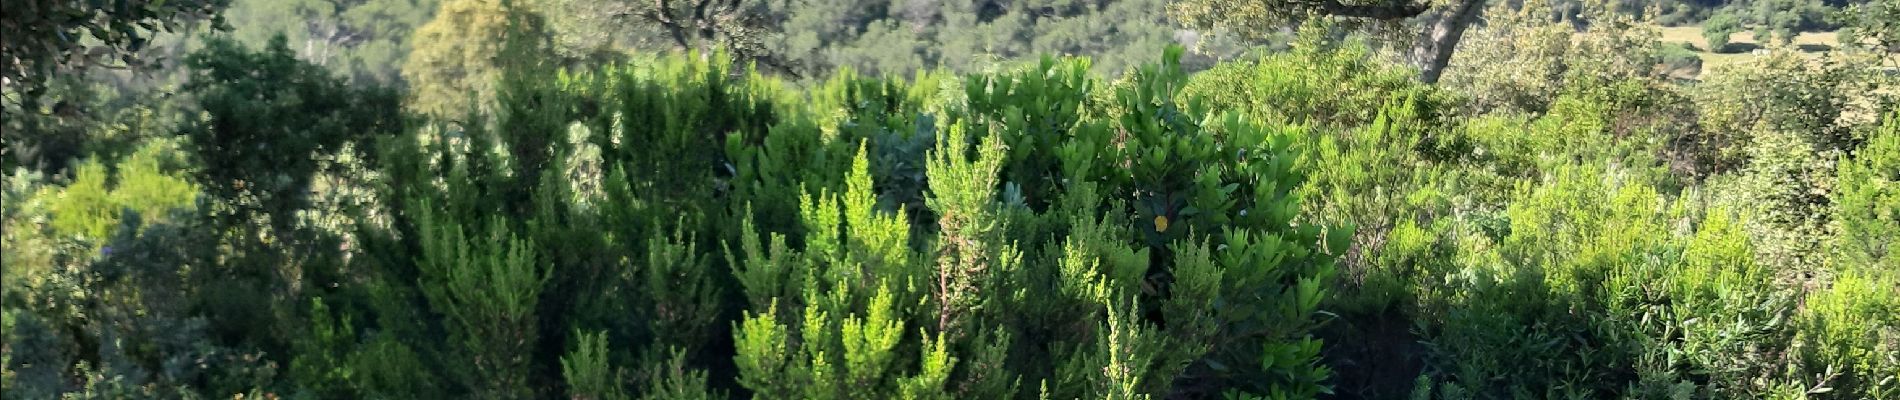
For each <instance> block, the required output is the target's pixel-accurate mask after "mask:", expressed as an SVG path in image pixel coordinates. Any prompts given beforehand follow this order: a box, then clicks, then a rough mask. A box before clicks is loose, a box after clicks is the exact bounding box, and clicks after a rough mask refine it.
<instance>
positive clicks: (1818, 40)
mask: <svg viewBox="0 0 1900 400" xmlns="http://www.w3.org/2000/svg"><path fill="white" fill-rule="evenodd" d="M1662 41H1663V43H1688V44H1690V45H1694V46H1695V48H1696V55H1697V56H1700V57H1702V70H1703V71H1709V70H1713V69H1715V68H1717V67H1720V66H1725V65H1732V64H1736V63H1741V62H1744V61H1748V60H1749V59H1750V58H1753V57H1755V54H1754V52H1753V50H1754V49H1759V48H1763V47H1766V46H1765V45H1763V44H1761V42H1758V41H1756V40H1755V34H1754V32H1749V31H1742V32H1737V33H1735V34H1734V35H1731V36H1729V48H1730V50H1731V51H1730V52H1728V53H1716V52H1712V51H1710V49H1709V43H1708V41H1707V40H1704V39H1703V38H1702V26H1701V25H1692V26H1673V27H1664V28H1662ZM1840 43H1841V42H1840V36H1839V35H1838V34H1836V33H1834V32H1803V33H1801V34H1800V35H1796V36H1795V38H1794V42H1793V43H1791V44H1790V45H1792V46H1795V48H1797V49H1801V52H1802V54H1806V55H1809V56H1819V55H1820V54H1822V53H1826V52H1828V51H1832V50H1834V48H1835V47H1838V46H1840Z"/></svg>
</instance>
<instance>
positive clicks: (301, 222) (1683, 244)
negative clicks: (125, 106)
mask: <svg viewBox="0 0 1900 400" xmlns="http://www.w3.org/2000/svg"><path fill="white" fill-rule="evenodd" d="M1534 17H1535V16H1533V15H1529V14H1526V15H1520V16H1518V18H1521V19H1522V20H1513V21H1501V22H1499V23H1498V25H1499V26H1497V27H1494V28H1488V29H1496V30H1494V31H1489V32H1488V33H1485V35H1493V36H1490V37H1489V39H1485V40H1489V41H1491V42H1488V43H1491V44H1494V45H1498V46H1500V47H1497V48H1492V49H1488V51H1480V52H1476V53H1474V54H1476V55H1474V56H1473V57H1476V58H1474V59H1467V60H1465V61H1463V62H1466V63H1470V62H1495V63H1500V64H1503V63H1512V62H1520V61H1522V62H1521V63H1520V64H1511V65H1494V66H1487V67H1497V68H1500V69H1489V70H1505V69H1502V68H1507V67H1508V68H1517V67H1522V68H1523V69H1522V71H1529V72H1532V73H1533V74H1532V75H1529V76H1530V78H1529V79H1530V80H1522V81H1516V82H1515V83H1513V82H1507V81H1497V82H1499V83H1501V84H1506V86H1509V85H1515V84H1523V85H1522V86H1512V87H1504V86H1500V87H1495V88H1492V87H1485V86H1483V85H1484V84H1485V83H1486V82H1491V81H1488V80H1486V78H1483V77H1480V76H1476V75H1475V72H1474V71H1467V72H1454V74H1453V75H1451V76H1448V80H1447V82H1449V83H1453V84H1452V85H1448V86H1446V87H1432V86H1427V85H1422V84H1418V83H1416V82H1414V81H1412V80H1411V78H1410V76H1411V73H1410V72H1409V71H1406V70H1404V69H1401V68H1395V67H1392V66H1389V65H1386V64H1383V63H1381V62H1378V61H1376V60H1375V56H1374V54H1375V53H1374V52H1373V51H1372V50H1370V49H1367V48H1364V47H1362V46H1359V45H1355V44H1341V43H1351V42H1337V41H1333V40H1330V39H1326V35H1324V34H1323V33H1324V32H1322V30H1321V29H1318V28H1313V29H1309V30H1307V31H1305V32H1304V33H1303V34H1304V36H1303V38H1302V40H1301V41H1299V42H1297V44H1296V45H1295V46H1294V48H1293V49H1294V50H1293V51H1291V52H1287V53H1281V54H1266V55H1261V56H1259V57H1257V58H1254V59H1250V60H1248V61H1244V62H1231V63H1226V64H1221V65H1217V66H1215V67H1214V68H1213V69H1211V70H1209V71H1207V72H1205V73H1202V74H1200V75H1193V76H1191V75H1189V74H1188V73H1187V71H1186V70H1184V67H1183V66H1182V65H1181V61H1180V58H1181V57H1182V55H1183V53H1182V52H1181V51H1180V50H1178V49H1177V50H1175V51H1170V52H1167V53H1165V54H1164V55H1163V57H1162V60H1161V62H1160V63H1158V64H1154V65H1148V66H1144V67H1142V68H1138V69H1136V70H1134V71H1133V72H1132V73H1131V74H1128V75H1126V76H1122V77H1120V78H1118V79H1114V80H1107V79H1103V78H1101V77H1098V76H1095V75H1091V74H1090V73H1089V72H1088V71H1089V70H1090V65H1091V64H1090V63H1089V62H1088V61H1086V60H1080V59H1064V58H1053V57H1052V58H1043V59H1039V60H1036V61H1035V62H1025V63H1020V64H1014V65H1012V66H1010V67H1006V68H999V69H997V70H994V71H991V72H986V73H982V74H975V75H967V76H951V75H949V74H943V73H937V72H921V73H918V74H916V75H915V76H913V77H912V78H910V79H909V80H900V79H885V78H877V77H871V76H864V75H858V74H856V73H852V72H848V71H847V72H845V73H841V74H838V75H836V76H832V77H830V78H829V79H825V80H822V81H815V82H808V83H805V84H803V85H800V86H795V85H792V84H788V83H785V82H783V81H780V80H778V79H776V78H772V77H768V76H764V75H761V74H759V73H757V72H756V71H754V70H751V69H750V68H741V67H737V66H735V65H734V64H733V62H732V61H731V59H730V58H729V57H727V56H725V55H721V54H708V55H703V56H701V55H691V56H676V55H669V56H657V57H650V58H643V59H642V60H641V61H640V62H638V63H635V64H628V65H616V66H611V67H605V68H600V69H593V70H580V71H554V70H547V69H543V68H541V67H540V66H537V65H534V64H537V63H532V62H531V63H527V64H524V65H520V66H517V67H515V68H507V69H504V70H501V71H496V72H495V74H494V77H495V78H496V79H495V80H494V81H493V82H492V86H489V88H490V89H492V93H493V96H494V97H493V99H492V100H483V101H484V102H487V101H492V102H493V104H492V105H491V106H489V107H484V108H480V109H478V110H476V111H475V112H471V113H469V114H466V115H464V116H463V117H461V118H440V116H437V117H436V118H435V119H430V120H423V119H414V120H412V119H409V118H408V117H407V116H405V115H403V114H402V113H401V112H400V111H399V110H400V108H401V106H400V105H399V104H398V102H397V101H396V98H395V97H394V96H391V93H390V92H387V91H384V90H381V89H374V88H359V87H353V86H348V85H345V84H343V83H342V80H340V79H337V78H335V77H332V76H329V75H328V74H325V73H323V71H322V70H321V69H317V68H315V67H313V66H311V65H309V64H305V63H302V62H300V61H297V60H296V59H295V58H294V57H291V56H290V55H289V52H288V51H287V50H286V48H285V46H286V45H284V44H282V43H281V42H279V43H278V44H277V45H276V46H274V47H272V48H267V49H265V50H264V51H262V52H255V51H251V50H244V49H241V48H237V47H235V46H230V45H217V46H213V47H212V48H211V49H209V50H207V51H206V52H203V53H200V55H198V56H197V57H194V58H193V59H194V60H196V64H197V65H198V66H199V70H198V71H197V74H196V75H197V76H196V78H198V79H199V80H198V81H195V82H193V83H192V84H191V85H188V88H190V92H191V93H192V94H194V96H189V99H188V100H190V101H195V102H196V103H195V104H193V105H194V106H195V110H197V111H203V112H202V113H197V117H195V118H193V119H192V120H191V121H192V123H189V124H185V125H184V127H183V133H184V136H185V139H188V140H189V141H187V142H182V143H183V144H186V145H187V146H185V147H184V148H185V149H187V150H189V151H190V153H189V154H191V155H194V156H196V157H174V156H170V155H169V154H171V153H172V152H173V151H171V150H170V148H171V147H170V146H172V145H171V144H170V143H174V142H173V139H168V138H143V137H141V138H138V139H136V140H132V139H128V140H129V141H128V143H130V144H135V145H136V146H128V147H126V148H127V149H134V148H136V149H139V150H138V151H136V152H132V151H119V150H112V151H99V152H97V153H95V154H96V155H95V156H94V157H95V158H93V160H97V161H94V162H88V163H85V164H81V165H83V166H82V167H80V168H76V169H74V174H73V176H71V177H67V178H62V177H59V176H57V175H55V176H53V177H52V178H47V177H46V176H44V175H39V174H37V173H36V172H34V171H30V170H20V171H18V172H13V173H10V174H8V175H6V176H5V178H6V183H7V184H6V185H5V188H4V189H5V192H4V195H5V196H7V198H6V200H7V201H6V202H4V203H0V212H3V214H4V221H3V222H4V224H5V225H4V226H5V227H6V228H7V229H6V231H5V232H3V233H0V240H4V244H5V245H6V246H5V248H4V249H0V254H4V256H5V257H6V259H5V260H4V261H5V263H6V267H7V269H6V273H7V275H6V276H5V277H4V278H5V279H0V284H4V285H5V286H4V287H3V289H5V290H4V291H0V332H3V333H4V334H5V335H6V341H5V342H4V344H3V345H0V386H4V387H3V388H0V390H3V391H5V395H6V396H7V397H9V398H12V397H28V398H39V397H55V396H62V395H70V396H72V397H79V398H88V397H100V398H147V397H154V398H173V397H189V398H197V397H225V396H233V395H237V394H242V395H243V396H245V397H246V398H250V397H271V396H285V397H295V398H439V397H452V398H459V397H470V398H590V399H627V398H651V399H659V398H668V399H680V398H683V399H712V398H731V397H734V396H738V397H753V398H983V399H989V398H1130V399H1132V398H1213V397H1224V398H1275V399H1303V398H1317V397H1347V398H1351V397H1364V398H1392V397H1400V396H1405V395H1408V394H1409V395H1412V397H1414V398H1433V397H1437V398H1548V397H1567V398H1599V397H1630V398H1762V397H1772V398H1794V397H1803V396H1805V397H1809V398H1885V397H1891V396H1894V395H1895V394H1896V393H1895V388H1896V386H1895V385H1896V383H1895V382H1894V380H1893V379H1890V378H1889V377H1891V376H1893V375H1894V374H1895V371H1896V369H1900V367H1896V363H1895V362H1894V360H1896V359H1897V358H1896V357H1900V355H1896V353H1895V346H1894V344H1895V343H1896V341H1900V335H1897V334H1896V332H1900V321H1896V320H1894V317H1893V316H1894V315H1900V313H1896V312H1895V310H1896V309H1897V308H1896V307H1897V305H1896V304H1895V299H1900V293H1895V292H1894V290H1893V289H1894V288H1895V285H1894V282H1895V278H1894V275H1893V273H1892V271H1891V270H1892V269H1893V268H1889V267H1887V266H1890V265H1892V262H1893V260H1895V259H1896V258H1895V257H1893V256H1892V255H1891V254H1890V253H1891V251H1890V250H1889V249H1888V248H1887V247H1888V242H1890V240H1886V239H1888V237H1889V236H1892V235H1893V233H1894V232H1895V229H1894V226H1895V224H1894V216H1893V215H1891V212H1889V210H1895V209H1900V207H1895V197H1894V196H1893V192H1894V190H1893V189H1894V188H1893V186H1894V185H1893V182H1894V181H1896V180H1900V175H1897V174H1896V169H1895V165H1896V164H1895V163H1896V161H1895V159H1896V158H1897V157H1900V156H1896V154H1897V152H1900V150H1896V149H1900V144H1896V140H1895V137H1896V134H1895V132H1896V128H1895V127H1896V126H1900V122H1894V121H1895V120H1900V115H1895V114H1894V112H1893V111H1891V110H1892V109H1891V108H1888V107H1891V104H1892V103H1891V102H1887V100H1886V97H1883V96H1888V95H1887V94H1885V93H1888V92H1883V91H1882V90H1887V89H1884V88H1887V87H1890V86H1881V85H1882V84H1884V83H1882V82H1883V81H1879V80H1876V79H1873V78H1871V77H1870V75H1868V74H1865V73H1863V72H1864V71H1861V70H1855V69H1851V68H1848V67H1846V66H1848V65H1865V64H1855V63H1858V62H1864V60H1853V62H1840V61H1827V62H1823V63H1819V64H1807V63H1801V62H1795V61H1794V60H1792V59H1789V58H1775V59H1771V60H1769V61H1768V64H1766V66H1765V67H1756V68H1754V69H1750V70H1742V71H1740V72H1738V73H1736V74H1733V75H1729V76H1726V77H1722V78H1713V77H1712V79H1711V80H1710V81H1709V82H1705V83H1702V84H1701V85H1700V86H1696V87H1684V86H1680V85H1677V84H1675V83H1672V82H1670V81H1667V80H1664V79H1659V77H1658V76H1657V74H1658V72H1662V71H1657V70H1656V69H1655V67H1656V65H1658V63H1660V62H1662V61H1663V60H1666V59H1667V57H1666V56H1663V55H1659V54H1658V53H1657V51H1658V49H1659V47H1657V46H1656V45H1655V40H1654V37H1653V35H1652V33H1653V32H1652V31H1650V30H1648V28H1646V27H1644V26H1643V25H1641V24H1637V23H1633V22H1632V21H1628V20H1621V19H1616V20H1599V21H1594V22H1593V25H1592V27H1591V28H1590V30H1587V31H1585V32H1584V33H1573V32H1568V31H1559V28H1561V29H1570V27H1569V26H1564V25H1552V24H1548V23H1545V22H1547V21H1543V20H1540V19H1538V18H1534ZM1505 22H1509V23H1510V24H1516V25H1510V26H1506V24H1505ZM1315 25H1320V24H1315ZM1553 27H1554V28H1553ZM1520 39H1521V40H1523V41H1526V42H1524V43H1518V42H1519V41H1520ZM1572 39H1575V40H1574V41H1573V40H1572ZM1516 44H1529V45H1536V46H1544V47H1534V48H1531V47H1526V49H1528V50H1532V51H1529V52H1528V53H1527V54H1525V55H1523V56H1513V55H1508V54H1503V50H1505V49H1510V48H1513V47H1510V46H1514V45H1516ZM1481 50H1483V49H1481ZM1513 57H1517V58H1513ZM1524 57H1529V58H1524ZM1580 57H1600V58H1603V62H1579V61H1577V60H1576V59H1577V58H1580ZM241 61H242V62H241ZM1830 63H1838V64H1830ZM1454 71H1456V70H1454ZM1461 74H1464V75H1462V77H1460V76H1461ZM1537 77H1547V78H1549V80H1545V79H1544V78H1537ZM1756 86H1759V87H1772V88H1773V89H1774V90H1770V91H1767V92H1765V93H1764V92H1761V91H1753V92H1747V93H1739V92H1740V89H1744V88H1750V87H1756ZM1492 89H1497V90H1492ZM1862 89H1867V90H1865V91H1863V90H1862ZM1720 90H1728V91H1732V92H1738V93H1739V94H1731V95H1730V96H1728V97H1724V96H1722V95H1721V94H1720V92H1717V91H1720ZM1685 93H1686V94H1687V95H1685ZM1750 93H1752V94H1750ZM1731 97H1732V98H1731ZM1870 111H1882V112H1884V113H1882V112H1870ZM1471 113H1480V114H1475V115H1473V114H1471ZM1880 115H1885V116H1884V117H1880ZM166 118H169V117H166ZM1883 118H1884V122H1885V125H1879V124H1877V122H1881V121H1882V120H1883ZM161 119H162V118H161ZM99 129H116V128H110V127H108V128H99ZM259 145H264V147H266V148H265V149H263V150H261V151H253V150H251V149H252V148H255V147H257V146H259ZM115 146H116V145H115ZM107 147H111V148H116V147H114V146H107ZM226 153H230V154H226ZM121 155H123V156H121ZM221 156H225V157H224V158H219V157H221ZM194 163H196V164H194ZM185 176H189V177H191V178H193V179H185V178H181V177H185ZM266 184H268V185H266ZM200 190H203V191H204V194H205V195H204V196H199V195H198V193H199V191H200ZM15 199H19V200H15ZM200 199H202V200H200ZM1350 228H1356V229H1350ZM1335 276H1337V277H1338V278H1337V279H1336V278H1335Z"/></svg>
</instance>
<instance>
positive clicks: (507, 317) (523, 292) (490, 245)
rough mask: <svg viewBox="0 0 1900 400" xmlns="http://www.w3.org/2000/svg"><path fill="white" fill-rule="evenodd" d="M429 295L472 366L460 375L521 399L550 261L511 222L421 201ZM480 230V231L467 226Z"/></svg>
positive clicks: (486, 392)
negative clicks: (463, 218) (439, 210)
mask: <svg viewBox="0 0 1900 400" xmlns="http://www.w3.org/2000/svg"><path fill="white" fill-rule="evenodd" d="M418 209H419V210H425V211H423V214H422V215H421V216H420V217H419V223H418V225H420V227H421V228H422V230H421V234H422V237H421V240H420V241H421V243H422V252H421V257H420V258H419V259H417V260H416V262H417V264H418V265H419V267H420V268H419V269H420V270H421V272H422V275H421V286H422V290H423V294H424V295H426V297H427V298H428V300H429V305H430V308H431V309H433V310H435V311H436V312H437V313H440V314H442V315H443V317H444V320H445V322H446V324H445V325H446V329H447V330H448V331H449V333H450V335H451V336H452V337H453V340H452V341H451V344H450V346H454V347H451V348H452V349H454V350H452V354H457V355H459V357H456V359H458V361H459V362H461V363H463V364H464V365H467V366H469V369H467V370H462V371H461V372H462V373H463V374H464V375H462V376H459V377H457V378H458V379H460V380H461V382H462V384H463V385H464V386H465V387H467V388H469V389H470V390H472V391H473V393H474V395H475V396H476V397H480V398H520V397H524V396H527V395H528V394H529V393H531V392H530V390H531V389H530V387H529V386H528V368H529V365H530V364H529V362H530V358H529V355H530V354H531V353H532V347H530V345H531V344H532V343H534V342H535V339H536V335H537V334H538V333H539V332H538V331H537V328H536V322H537V321H536V320H535V317H534V311H535V304H536V302H537V301H539V300H540V293H541V290H542V287H543V286H544V284H545V283H546V282H547V280H548V270H547V267H546V262H545V261H543V260H541V259H540V258H539V256H538V255H537V254H536V252H535V249H534V248H532V247H529V246H528V243H526V242H524V241H523V240H521V239H520V238H519V237H517V236H515V235H514V234H513V233H512V232H510V231H508V230H507V228H505V227H503V226H504V224H503V223H501V222H499V221H497V222H494V223H491V224H490V225H489V226H490V228H488V229H486V230H487V231H488V232H487V233H486V234H483V233H480V231H481V230H483V229H482V228H480V227H469V226H464V225H461V224H458V223H455V222H446V221H441V220H439V219H437V218H439V217H436V216H435V215H433V214H432V212H430V211H426V210H429V207H428V206H427V204H426V203H425V204H424V207H420V208H418ZM469 231H476V232H477V233H475V234H474V235H473V236H471V235H470V234H469V233H468V232H469Z"/></svg>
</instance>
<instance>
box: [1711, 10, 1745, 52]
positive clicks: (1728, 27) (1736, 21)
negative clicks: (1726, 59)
mask: <svg viewBox="0 0 1900 400" xmlns="http://www.w3.org/2000/svg"><path fill="white" fill-rule="evenodd" d="M1741 30H1742V20H1741V19H1740V18H1737V17H1735V14H1733V13H1730V12H1728V11H1727V10H1723V11H1717V12H1716V13H1715V15H1713V16H1710V17H1709V19H1708V20H1706V21H1702V39H1703V41H1704V43H1707V44H1708V45H1709V52H1710V53H1722V52H1726V51H1727V50H1728V40H1729V36H1732V35H1734V34H1735V33H1736V32H1740V31H1741Z"/></svg>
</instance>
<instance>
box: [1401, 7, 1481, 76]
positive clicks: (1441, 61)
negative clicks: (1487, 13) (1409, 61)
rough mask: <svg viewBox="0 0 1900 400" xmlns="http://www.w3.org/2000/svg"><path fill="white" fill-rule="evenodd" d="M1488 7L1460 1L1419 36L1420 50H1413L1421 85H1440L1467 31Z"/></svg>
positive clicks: (1416, 48) (1414, 48)
mask: <svg viewBox="0 0 1900 400" xmlns="http://www.w3.org/2000/svg"><path fill="white" fill-rule="evenodd" d="M1484 3H1485V0H1460V1H1459V2H1458V4H1457V5H1456V6H1453V7H1452V9H1451V10H1449V11H1448V12H1447V13H1446V14H1445V16H1444V17H1441V18H1439V19H1438V21H1437V22H1434V23H1432V26H1431V28H1430V29H1428V30H1426V31H1425V32H1424V33H1422V34H1421V35H1420V36H1419V42H1418V46H1416V47H1413V48H1412V58H1413V59H1414V60H1415V61H1416V62H1418V63H1419V73H1418V80H1419V81H1422V82H1425V83H1438V78H1439V77H1440V76H1443V75H1444V74H1445V66H1446V65H1450V64H1451V55H1452V53H1453V52H1454V51H1455V50H1457V49H1458V42H1459V41H1461V40H1463V39H1464V37H1465V29H1466V28H1470V27H1471V23H1472V22H1476V21H1477V20H1478V15H1479V14H1482V13H1483V12H1484Z"/></svg>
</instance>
